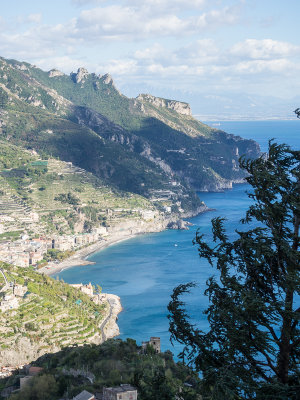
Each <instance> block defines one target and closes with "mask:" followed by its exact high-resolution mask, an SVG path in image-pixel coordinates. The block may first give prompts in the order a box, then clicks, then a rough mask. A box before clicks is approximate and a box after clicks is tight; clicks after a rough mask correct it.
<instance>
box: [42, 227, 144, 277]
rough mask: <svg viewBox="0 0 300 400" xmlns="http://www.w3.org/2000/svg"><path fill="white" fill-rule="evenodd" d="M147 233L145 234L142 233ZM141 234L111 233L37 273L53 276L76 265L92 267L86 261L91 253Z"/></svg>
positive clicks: (89, 262)
mask: <svg viewBox="0 0 300 400" xmlns="http://www.w3.org/2000/svg"><path fill="white" fill-rule="evenodd" d="M144 233H147V232H144ZM140 234H143V233H142V232H140V233H136V234H128V233H124V234H123V235H121V234H120V232H118V233H111V234H110V235H109V237H107V238H103V239H102V240H100V241H99V242H96V243H93V244H91V245H90V246H87V247H85V248H83V249H80V250H78V251H76V253H75V254H73V255H72V256H71V257H69V258H67V259H66V260H64V261H62V262H60V263H54V262H52V263H48V264H47V265H46V266H45V267H43V268H40V269H39V270H38V272H40V273H42V274H45V275H53V274H57V273H59V272H61V271H62V270H64V269H67V268H71V267H75V266H77V265H92V264H94V263H93V262H91V261H88V260H86V258H87V257H88V256H90V255H91V254H93V253H97V252H98V251H100V250H103V249H105V248H107V247H109V246H112V245H113V244H117V243H120V242H122V241H124V240H128V239H132V238H134V237H135V236H137V235H140Z"/></svg>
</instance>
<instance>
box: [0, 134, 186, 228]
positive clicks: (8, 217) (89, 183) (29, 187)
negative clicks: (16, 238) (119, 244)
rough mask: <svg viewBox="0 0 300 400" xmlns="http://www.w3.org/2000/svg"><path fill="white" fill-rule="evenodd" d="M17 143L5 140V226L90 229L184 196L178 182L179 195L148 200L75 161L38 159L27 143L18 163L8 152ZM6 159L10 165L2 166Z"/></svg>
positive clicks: (1, 201)
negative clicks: (117, 185)
mask: <svg viewBox="0 0 300 400" xmlns="http://www.w3.org/2000/svg"><path fill="white" fill-rule="evenodd" d="M2 144H3V147H2ZM16 149H17V150H18V151H19V150H20V147H16V146H14V145H10V144H7V143H5V142H3V141H0V160H1V159H2V160H3V163H2V168H1V165H0V228H1V230H2V232H10V231H11V232H14V231H18V230H19V231H20V232H21V231H24V230H27V232H32V233H34V234H44V235H47V234H53V233H59V234H72V233H78V232H79V233H80V232H89V231H90V230H91V229H93V228H95V227H98V226H99V225H100V226H111V225H115V224H117V223H120V222H123V221H124V220H126V221H128V220H135V219H140V218H142V216H141V215H142V214H143V211H148V212H150V213H151V212H152V213H153V215H157V216H158V217H159V215H161V214H162V212H163V210H164V207H170V206H172V205H173V204H175V201H176V200H177V199H178V197H179V196H180V186H178V187H175V188H173V191H172V193H174V195H173V197H174V198H171V197H170V196H169V197H170V198H168V196H167V197H166V198H165V199H164V198H162V199H160V201H156V200H155V199H154V200H153V201H149V200H148V199H146V198H145V197H143V196H140V195H137V194H133V193H128V192H123V191H120V190H118V189H116V188H114V187H112V186H111V185H108V184H107V182H106V181H104V180H102V179H100V178H98V177H96V176H95V175H93V174H92V173H90V172H87V171H86V170H84V169H82V168H80V167H77V166H75V165H73V164H72V163H71V162H64V161H60V160H57V159H53V158H49V159H47V160H38V157H37V155H36V154H35V153H34V152H32V151H31V152H30V151H28V150H25V149H24V150H23V152H22V154H20V157H17V158H16V162H15V163H13V162H10V158H9V157H8V156H7V154H8V153H9V154H12V153H13V151H14V150H16ZM4 165H5V166H6V167H10V168H3V166H4ZM154 193H155V192H154ZM175 206H176V205H175ZM0 233H1V232H0Z"/></svg>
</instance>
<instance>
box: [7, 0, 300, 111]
mask: <svg viewBox="0 0 300 400" xmlns="http://www.w3.org/2000/svg"><path fill="white" fill-rule="evenodd" d="M299 20H300V1H299V0H286V1H285V0H115V1H114V0H51V1H42V0H0V55H1V56H3V57H6V58H15V59H18V60H24V61H28V62H30V63H33V64H36V65H37V66H39V67H41V68H43V69H46V70H49V69H51V68H58V69H60V70H62V71H63V72H65V73H70V72H71V71H75V70H76V69H77V68H78V67H80V66H84V67H86V68H87V69H88V70H89V71H90V72H96V73H101V74H104V73H106V72H109V73H111V75H112V76H113V78H114V80H115V82H116V85H117V86H118V88H120V89H121V90H122V91H123V92H125V94H127V95H130V96H135V95H137V94H138V93H140V92H145V90H148V89H149V88H151V89H152V93H153V92H154V93H153V94H155V95H162V96H167V95H168V94H169V93H170V94H173V93H175V92H176V93H179V94H180V93H182V96H183V100H185V98H188V97H189V94H193V95H194V97H195V96H201V95H203V96H204V95H205V96H208V95H211V96H212V98H213V97H214V96H215V97H216V98H217V97H218V96H219V97H221V96H224V95H225V96H234V94H235V93H244V94H249V95H257V96H277V97H281V98H283V99H288V98H292V97H294V96H298V95H299V94H300V79H298V76H299V72H300V34H299V33H300V28H299ZM192 106H193V104H192ZM298 106H299V104H298Z"/></svg>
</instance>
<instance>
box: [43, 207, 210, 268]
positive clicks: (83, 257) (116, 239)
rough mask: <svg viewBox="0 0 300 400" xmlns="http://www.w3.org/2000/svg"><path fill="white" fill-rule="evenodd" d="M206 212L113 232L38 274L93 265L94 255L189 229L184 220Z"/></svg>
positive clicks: (198, 211) (50, 264) (198, 210)
mask: <svg viewBox="0 0 300 400" xmlns="http://www.w3.org/2000/svg"><path fill="white" fill-rule="evenodd" d="M206 211H210V209H209V208H208V207H207V206H206V205H203V206H200V207H198V208H197V209H196V210H195V211H192V212H187V213H184V214H183V215H181V217H180V218H178V216H176V218H174V217H170V218H164V219H160V220H158V221H155V222H151V223H145V224H142V225H139V226H135V227H133V226H131V227H130V229H128V230H124V231H122V230H121V231H120V230H119V231H111V232H110V233H109V235H108V236H107V237H105V238H103V239H102V240H100V241H98V242H96V243H93V244H91V245H89V246H87V247H84V248H82V249H80V250H78V251H76V253H75V254H73V255H72V256H70V257H68V258H67V259H65V260H64V261H62V262H60V263H54V262H52V263H48V264H47V265H46V266H45V267H42V268H40V269H38V270H37V272H39V273H41V274H45V275H50V276H51V275H54V274H57V273H59V272H61V271H63V270H65V269H68V268H72V267H76V266H81V265H93V264H94V262H92V261H88V260H87V258H88V257H89V256H90V255H92V254H94V253H97V252H99V251H101V250H104V249H106V248H107V247H109V246H112V245H114V244H117V243H120V242H123V241H124V240H129V239H133V238H134V237H136V236H139V235H144V234H146V233H155V232H161V231H164V230H166V229H168V227H171V229H188V228H187V226H188V223H187V222H186V221H184V220H183V218H192V217H195V216H196V215H199V214H202V213H204V212H206Z"/></svg>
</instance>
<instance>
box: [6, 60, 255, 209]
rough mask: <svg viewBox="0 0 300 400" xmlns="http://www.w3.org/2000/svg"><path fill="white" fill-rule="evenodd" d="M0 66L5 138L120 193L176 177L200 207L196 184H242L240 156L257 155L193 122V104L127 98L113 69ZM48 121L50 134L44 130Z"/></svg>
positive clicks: (251, 145) (248, 145) (244, 143)
mask: <svg viewBox="0 0 300 400" xmlns="http://www.w3.org/2000/svg"><path fill="white" fill-rule="evenodd" d="M0 63H1V64H2V65H1V67H0V84H1V87H2V92H3V87H5V91H6V94H8V97H9V98H10V99H11V100H9V101H8V102H7V106H6V110H4V111H2V112H1V117H2V118H1V119H2V127H1V129H2V133H4V136H6V137H8V138H9V140H11V141H12V142H14V143H19V144H20V143H22V144H23V145H25V146H27V147H28V146H33V147H34V148H35V149H36V150H37V151H38V152H40V151H42V152H48V153H49V152H50V153H52V154H54V155H56V156H58V157H60V158H61V159H63V160H65V161H72V162H73V163H74V164H76V165H78V166H80V167H83V168H85V169H87V170H88V171H90V172H92V173H94V174H96V175H97V176H100V177H101V178H105V179H109V180H111V182H112V183H113V184H115V185H116V186H117V187H119V188H120V189H122V190H129V191H133V192H134V193H138V194H142V195H144V196H146V197H148V198H149V197H151V194H150V193H151V190H153V189H158V188H162V187H165V186H169V188H170V189H171V188H172V184H170V182H171V181H173V180H174V177H175V180H177V181H178V182H177V183H178V184H179V185H181V188H182V190H183V192H184V193H181V194H180V195H179V197H180V198H181V199H184V198H185V199H188V198H192V202H194V203H195V205H196V203H197V200H196V197H195V192H194V190H195V189H196V190H222V189H224V188H228V187H231V185H232V182H241V180H242V179H243V177H244V175H243V173H242V172H241V171H240V170H239V168H238V158H239V156H240V155H243V154H245V155H246V156H247V157H256V156H257V155H259V148H258V145H257V144H256V143H255V142H254V141H251V140H250V141H249V140H245V139H242V138H239V137H234V136H233V135H228V134H225V133H224V132H222V131H219V130H216V129H213V128H210V127H208V126H207V125H205V124H203V123H201V122H200V121H198V120H196V119H194V118H193V117H192V115H191V111H190V107H189V105H188V104H187V103H184V102H180V101H176V100H168V99H162V98H158V97H155V96H152V95H145V94H144V95H139V96H137V97H136V98H135V99H131V98H127V97H126V96H124V95H122V94H120V92H119V91H118V90H117V89H116V87H115V85H114V82H113V79H112V78H111V76H110V75H109V74H105V75H100V76H99V75H96V74H94V73H92V74H90V73H88V71H87V70H86V69H84V68H79V69H78V71H77V73H71V74H70V75H69V76H68V75H65V74H63V73H61V72H60V71H58V70H50V71H48V72H45V71H42V70H40V69H39V68H36V67H34V66H31V65H30V64H28V63H24V62H22V63H20V62H18V61H15V60H5V59H3V58H1V59H0ZM13 96H14V99H12V97H13ZM16 111H17V112H19V114H18V121H16V118H14V117H13V112H16ZM20 112H23V113H25V114H26V112H27V115H25V114H22V115H21V114H20ZM33 116H34V117H33ZM20 121H22V128H23V129H22V128H19V130H18V129H16V128H18V124H20ZM47 124H48V131H49V130H50V131H52V132H53V133H52V134H51V135H52V136H51V135H49V134H48V133H45V132H44V131H45V129H44V128H45V127H46V125H47ZM43 129H44V130H43ZM20 130H22V132H19V131H20ZM46 130H47V129H46ZM17 131H18V132H19V133H20V134H19V135H18V134H16V132H17ZM11 133H12V134H11ZM96 136H97V138H96ZM20 139H21V140H20ZM100 144H101V145H100ZM79 149H80V150H79ZM124 164H125V165H124ZM124 171H127V173H128V177H127V179H126V177H125V179H124ZM125 175H126V174H125ZM147 175H148V176H147ZM120 176H122V179H119V177H120ZM184 196H186V197H184ZM178 201H179V198H178V199H177V202H178ZM185 203H188V200H186V201H185ZM198 205H199V204H198ZM182 208H183V209H184V208H187V211H190V209H191V208H193V206H192V205H189V206H187V205H185V206H183V207H182ZM196 208H197V205H196Z"/></svg>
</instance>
